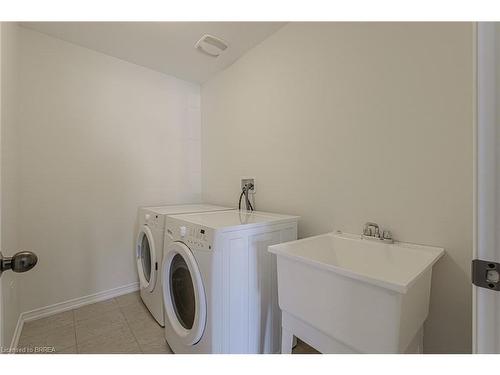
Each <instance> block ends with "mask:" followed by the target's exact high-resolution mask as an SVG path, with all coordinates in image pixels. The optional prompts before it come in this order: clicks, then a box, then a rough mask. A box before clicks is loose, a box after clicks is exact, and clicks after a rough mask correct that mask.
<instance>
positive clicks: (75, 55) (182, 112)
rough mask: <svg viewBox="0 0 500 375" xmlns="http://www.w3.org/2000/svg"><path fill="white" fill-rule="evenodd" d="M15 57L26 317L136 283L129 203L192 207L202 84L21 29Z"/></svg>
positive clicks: (197, 166)
mask: <svg viewBox="0 0 500 375" xmlns="http://www.w3.org/2000/svg"><path fill="white" fill-rule="evenodd" d="M18 53H19V56H18V57H19V66H18V69H19V72H20V74H19V82H18V84H19V112H18V124H17V128H16V134H15V136H16V137H18V139H19V142H18V144H17V150H16V151H17V152H16V158H15V159H13V160H11V163H12V165H14V166H15V168H16V169H17V171H18V172H17V173H18V180H17V184H18V201H17V204H18V212H17V213H18V215H17V226H18V240H19V244H18V247H19V248H21V249H30V250H33V251H35V252H36V253H37V254H38V256H39V264H38V265H37V266H36V268H35V269H34V270H32V271H31V272H29V273H26V274H24V275H23V276H22V290H21V293H20V295H21V301H20V304H21V310H22V311H27V310H31V309H34V308H38V307H43V306H47V305H51V304H54V303H57V302H60V301H66V300H68V299H72V298H76V297H82V296H85V295H88V294H92V293H96V292H99V291H104V290H108V289H111V288H114V287H118V286H123V285H126V284H129V283H133V282H135V281H136V280H137V276H136V275H137V271H136V267H135V260H134V243H135V234H134V230H135V221H136V212H137V207H138V206H141V205H157V204H173V203H186V202H194V201H199V200H200V194H201V182H200V180H201V171H200V166H201V164H200V92H199V90H200V88H199V86H198V85H196V84H191V83H188V82H185V81H181V80H179V79H176V78H173V77H170V76H167V75H164V74H161V73H157V72H154V71H151V70H148V69H146V68H143V67H139V66H137V65H134V64H131V63H127V62H124V61H122V60H119V59H116V58H113V57H110V56H106V55H103V54H100V53H97V52H94V51H91V50H88V49H85V48H81V47H78V46H76V45H72V44H70V43H67V42H63V41H61V40H58V39H54V38H51V37H48V36H46V35H43V34H40V33H37V32H34V31H31V30H28V29H24V28H19V43H18ZM4 141H5V142H10V141H11V140H10V139H4Z"/></svg>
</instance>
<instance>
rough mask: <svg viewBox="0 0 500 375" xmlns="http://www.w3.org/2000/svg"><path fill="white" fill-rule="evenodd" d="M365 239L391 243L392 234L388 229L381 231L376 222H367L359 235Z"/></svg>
mask: <svg viewBox="0 0 500 375" xmlns="http://www.w3.org/2000/svg"><path fill="white" fill-rule="evenodd" d="M361 237H362V238H364V239H367V240H377V241H383V242H385V243H393V242H394V240H393V239H392V234H391V232H390V231H388V230H384V231H382V230H381V229H380V226H379V225H378V224H377V223H372V222H367V223H365V225H364V227H363V234H362V236H361Z"/></svg>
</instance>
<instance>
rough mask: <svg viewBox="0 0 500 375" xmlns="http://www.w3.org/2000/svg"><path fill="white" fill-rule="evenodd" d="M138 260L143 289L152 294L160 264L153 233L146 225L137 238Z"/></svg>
mask: <svg viewBox="0 0 500 375" xmlns="http://www.w3.org/2000/svg"><path fill="white" fill-rule="evenodd" d="M136 258H137V270H138V272H139V281H140V284H141V288H142V289H146V290H147V291H149V292H152V291H153V289H154V287H155V284H156V274H157V273H158V263H157V261H156V251H155V243H154V240H153V233H152V232H151V229H149V227H148V226H146V225H144V226H142V228H141V230H140V231H139V235H138V236H137V246H136Z"/></svg>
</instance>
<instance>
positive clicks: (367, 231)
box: [363, 221, 380, 236]
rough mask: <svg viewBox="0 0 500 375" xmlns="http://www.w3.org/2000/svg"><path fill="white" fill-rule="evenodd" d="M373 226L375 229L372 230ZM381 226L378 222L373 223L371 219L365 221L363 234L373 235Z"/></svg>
mask: <svg viewBox="0 0 500 375" xmlns="http://www.w3.org/2000/svg"><path fill="white" fill-rule="evenodd" d="M372 228H373V231H372ZM379 230H380V228H379V226H378V224H377V223H372V222H370V221H368V222H366V223H365V226H364V228H363V234H364V235H365V236H373V235H374V234H375V233H376V232H377V231H379Z"/></svg>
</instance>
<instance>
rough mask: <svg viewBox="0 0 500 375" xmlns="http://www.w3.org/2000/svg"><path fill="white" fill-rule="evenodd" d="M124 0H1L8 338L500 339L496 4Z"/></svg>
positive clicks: (0, 260)
mask: <svg viewBox="0 0 500 375" xmlns="http://www.w3.org/2000/svg"><path fill="white" fill-rule="evenodd" d="M117 21H118V22H111V21H104V20H99V21H97V20H95V21H91V22H82V21H69V18H68V20H66V21H64V22H56V21H43V22H42V21H34V20H33V21H26V20H25V21H21V20H19V21H15V22H14V21H8V20H5V21H2V22H0V37H1V39H0V47H1V48H0V62H1V65H0V67H1V76H0V78H1V80H0V94H1V112H0V114H1V123H0V125H1V142H0V160H1V164H0V165H1V180H0V190H1V191H0V196H1V210H0V211H1V225H0V226H1V237H0V243H1V249H0V250H1V253H0V275H1V279H0V281H1V284H0V290H1V295H0V297H1V298H0V320H1V324H0V327H1V328H0V348H1V352H2V353H8V354H28V355H29V354H42V355H45V354H61V355H62V354H67V355H77V357H83V355H84V354H144V355H146V354H157V356H154V357H155V358H164V357H165V356H164V355H171V354H278V353H281V354H283V355H284V357H288V356H289V355H292V357H293V355H303V356H302V357H307V358H310V357H317V356H314V354H346V353H353V354H354V353H356V354H420V355H424V354H472V353H481V352H495V350H496V349H492V348H491V347H487V343H488V342H493V341H492V340H490V339H488V338H486V336H487V335H488V334H490V333H491V332H492V330H491V329H490V328H491V326H490V325H488V324H489V323H488V322H487V321H486V320H481V319H483V318H482V316H481V314H480V313H481V311H482V310H481V308H482V307H484V306H486V305H487V303H489V302H487V301H486V299H487V298H498V297H497V296H496V294H495V291H496V290H500V280H499V279H498V278H496V277H497V276H498V272H497V271H496V270H497V268H496V267H497V263H495V262H494V260H495V259H494V256H493V255H491V256H486V255H484V254H486V253H481V252H480V251H481V249H482V247H481V244H482V243H492V244H494V243H495V241H497V240H496V239H495V238H493V237H494V236H493V237H491V234H490V232H494V231H495V229H494V228H495V227H494V221H488V220H490V219H491V217H494V215H495V214H494V212H493V211H494V209H493V208H491V207H494V205H491V204H489V203H487V202H491V199H494V198H495V189H496V187H495V186H496V185H495V183H494V181H493V180H492V178H493V177H491V176H492V175H493V176H494V173H496V172H491V173H489V172H488V171H493V170H494V168H495V161H494V159H495V157H494V156H491V155H494V153H490V152H489V151H491V150H492V149H494V148H495V144H493V143H494V139H495V134H496V133H495V132H494V127H492V126H493V125H490V128H488V125H484V127H482V126H483V125H482V122H481V121H482V119H483V117H481V114H482V113H486V115H485V117H484V118H485V119H489V118H496V117H495V116H497V115H496V113H495V110H494V104H491V103H493V102H491V103H490V102H488V100H486V99H484V98H485V97H486V96H487V95H488V92H489V91H488V90H489V89H490V86H489V85H490V84H493V83H494V82H495V81H494V80H492V79H491V76H492V75H494V74H495V73H494V70H493V73H491V71H488V70H487V68H488V67H489V66H490V65H491V64H490V65H488V64H489V62H488V61H490V60H483V58H484V59H487V58H488V56H490V55H491V48H493V47H491V46H495V44H494V41H492V40H494V38H493V37H494V36H496V37H498V38H497V39H498V40H500V28H499V26H498V25H496V24H494V23H492V24H488V25H486V24H482V23H478V22H335V21H329V22H297V21H293V20H286V21H273V22H270V21H267V20H255V21H251V22H239V21H238V19H234V20H229V21H230V22H221V21H216V20H213V21H188V22H181V20H179V21H161V22H146V21H140V22H129V21H124V20H117ZM182 21H185V20H182ZM488 38H490V39H488ZM487 43H490V44H487ZM485 46H486V47H485ZM488 46H490V47H491V48H490V47H488ZM488 48H490V49H488ZM495 48H497V50H494V48H493V52H494V53H498V51H500V48H498V47H495ZM495 51H496V52H495ZM488 53H489V54H488ZM498 56H500V55H498ZM483 66H484V69H483ZM488 74H489V75H488ZM481 77H489V78H483V79H481ZM492 82H493V83H492ZM483 93H484V95H485V96H484V97H483V96H482V95H483ZM482 99H484V103H486V104H484V105H483V104H478V103H483V101H481V100H482ZM487 103H490V104H491V106H490V107H487ZM492 108H493V109H492ZM488 111H490V112H488ZM488 113H489V115H488ZM485 121H486V120H485ZM478 124H479V125H478ZM485 124H486V123H485ZM478 129H479V130H478ZM488 129H489V130H488ZM491 129H493V130H491ZM488 131H490V133H488ZM478 140H479V141H478ZM481 140H483V141H484V142H483V143H481V142H482V141H481ZM488 142H490V143H491V144H489V143H488ZM483 145H484V146H483ZM488 145H489V146H488ZM483 147H484V148H483ZM488 147H490V148H488ZM488 150H489V151H488ZM488 158H490V159H488ZM481 168H483V169H481ZM487 168H491V169H487ZM488 194H490V195H488ZM488 199H490V200H488ZM489 210H491V211H489ZM489 218H490V219H489ZM491 220H493V219H491ZM492 223H493V224H492ZM488 225H490V226H491V228H493V229H491V228H490V229H491V231H488V230H483V229H482V228H487V227H488ZM488 241H490V242H488ZM478 244H479V245H478ZM481 254H483V255H481ZM479 258H481V259H483V260H480V259H479ZM485 259H489V260H488V261H486V260H485ZM498 267H500V265H498ZM495 272H496V274H495ZM477 275H486V276H484V277H483V279H479V278H476V276H477ZM478 277H479V276H478ZM488 288H489V289H491V290H486V289H488ZM486 292H487V293H489V294H486ZM488 301H489V300H488ZM490 302H491V301H490ZM481 306H482V307H481ZM499 306H500V305H499ZM486 315H487V314H486ZM486 318H487V317H485V318H484V319H486ZM490 323H491V321H490ZM478 327H479V328H478ZM480 327H483V328H482V329H483V331H484V332H483V331H481V329H480ZM484 327H489V328H488V329H485V328H484ZM488 337H490V336H488ZM490 338H491V337H490ZM499 342H500V341H499ZM483 344H484V345H483ZM481 348H483V349H481ZM499 352H500V350H499ZM305 354H312V355H311V356H305ZM2 357H3V356H2ZM67 357H68V356H65V358H67ZM263 357H264V356H263ZM276 357H281V356H276ZM169 358H170V357H169Z"/></svg>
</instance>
